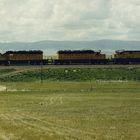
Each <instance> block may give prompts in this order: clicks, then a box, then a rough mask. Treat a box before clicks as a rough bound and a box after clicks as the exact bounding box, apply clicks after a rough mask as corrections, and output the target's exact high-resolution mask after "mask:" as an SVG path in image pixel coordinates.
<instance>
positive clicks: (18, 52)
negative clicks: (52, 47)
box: [5, 50, 43, 54]
mask: <svg viewBox="0 0 140 140" xmlns="http://www.w3.org/2000/svg"><path fill="white" fill-rule="evenodd" d="M5 54H43V51H41V50H36V51H7V52H6V53H5Z"/></svg>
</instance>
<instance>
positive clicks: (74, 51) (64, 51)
mask: <svg viewBox="0 0 140 140" xmlns="http://www.w3.org/2000/svg"><path fill="white" fill-rule="evenodd" d="M57 53H59V54H72V53H74V54H79V53H83V54H85V53H88V54H89V53H90V54H93V53H100V51H99V52H95V51H93V50H60V51H58V52H57Z"/></svg>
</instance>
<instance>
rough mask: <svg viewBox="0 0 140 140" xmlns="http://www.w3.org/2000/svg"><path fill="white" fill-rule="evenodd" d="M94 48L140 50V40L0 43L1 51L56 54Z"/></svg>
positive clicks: (110, 50)
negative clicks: (40, 51)
mask: <svg viewBox="0 0 140 140" xmlns="http://www.w3.org/2000/svg"><path fill="white" fill-rule="evenodd" d="M78 49H84V50H87V49H92V50H96V51H98V50H102V52H105V53H107V54H111V53H112V52H114V51H115V50H140V41H120V40H96V41H49V40H45V41H39V42H11V43H0V51H1V52H5V51H7V50H43V51H44V53H45V54H47V55H48V54H49V55H54V54H56V52H57V51H58V50H78Z"/></svg>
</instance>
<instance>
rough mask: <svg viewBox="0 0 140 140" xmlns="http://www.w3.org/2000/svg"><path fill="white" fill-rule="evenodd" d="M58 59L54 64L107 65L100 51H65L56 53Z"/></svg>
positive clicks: (104, 56)
mask: <svg viewBox="0 0 140 140" xmlns="http://www.w3.org/2000/svg"><path fill="white" fill-rule="evenodd" d="M57 54H58V59H57V60H54V64H56V65H58V64H62V65H63V64H107V63H108V60H107V59H106V55H105V54H101V51H98V52H95V51H92V50H73V51H71V50H65V51H62V50H61V51H58V53H57Z"/></svg>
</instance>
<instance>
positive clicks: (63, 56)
mask: <svg viewBox="0 0 140 140" xmlns="http://www.w3.org/2000/svg"><path fill="white" fill-rule="evenodd" d="M57 56H58V58H57V59H43V51H41V50H36V51H7V52H6V53H4V54H0V65H48V64H52V65H74V64H77V65H78V64H84V65H95V64H96V65H109V64H140V51H132V50H131V51H125V50H123V51H116V52H115V54H114V56H113V57H112V58H110V59H109V58H107V55H106V54H103V53H101V51H93V50H64V51H62V50H61V51H58V52H57Z"/></svg>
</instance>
